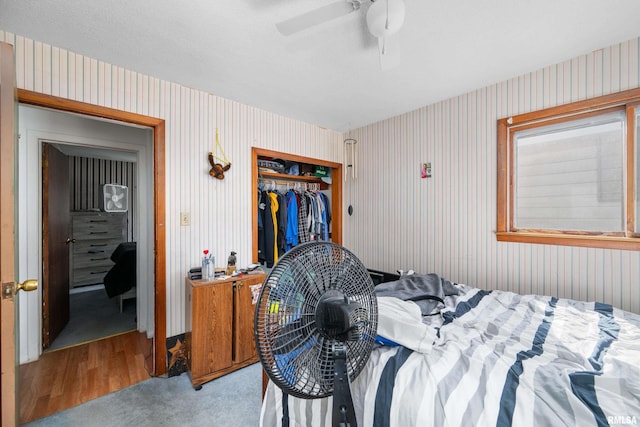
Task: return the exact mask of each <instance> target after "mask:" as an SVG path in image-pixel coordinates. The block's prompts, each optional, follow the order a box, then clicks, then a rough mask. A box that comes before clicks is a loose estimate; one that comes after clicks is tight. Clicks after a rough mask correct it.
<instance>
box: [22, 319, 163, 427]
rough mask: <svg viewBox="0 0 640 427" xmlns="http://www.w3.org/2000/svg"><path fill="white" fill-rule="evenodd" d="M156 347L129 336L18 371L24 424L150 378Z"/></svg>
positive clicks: (50, 356)
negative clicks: (147, 364)
mask: <svg viewBox="0 0 640 427" xmlns="http://www.w3.org/2000/svg"><path fill="white" fill-rule="evenodd" d="M151 347H152V343H151V340H147V339H146V336H145V335H144V334H141V333H139V332H136V331H134V332H127V333H125V334H121V335H116V336H113V337H109V338H105V339H101V340H97V341H93V342H90V343H87V344H81V345H77V346H74V347H67V348H63V349H60V350H55V351H51V352H47V353H44V354H43V355H42V356H41V357H40V359H39V360H38V361H36V362H32V363H28V364H24V365H21V366H20V373H19V393H20V394H19V396H20V397H19V399H20V403H19V405H20V422H21V423H26V422H29V421H33V420H35V419H38V418H42V417H45V416H47V415H51V414H53V413H56V412H59V411H62V410H64V409H67V408H71V407H73V406H76V405H79V404H81V403H84V402H87V401H89V400H92V399H95V398H97V397H100V396H103V395H105V394H108V393H111V392H113V391H116V390H120V389H123V388H125V387H128V386H130V385H133V384H136V383H139V382H141V381H144V380H146V379H148V378H150V376H149V374H148V372H147V371H146V370H145V358H148V357H150V351H151Z"/></svg>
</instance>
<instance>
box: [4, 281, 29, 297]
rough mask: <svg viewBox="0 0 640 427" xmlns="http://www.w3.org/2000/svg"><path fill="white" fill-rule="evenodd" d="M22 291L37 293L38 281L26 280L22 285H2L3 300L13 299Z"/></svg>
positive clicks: (10, 283) (9, 283)
mask: <svg viewBox="0 0 640 427" xmlns="http://www.w3.org/2000/svg"><path fill="white" fill-rule="evenodd" d="M20 289H22V290H23V291H26V292H29V291H35V290H36V289H38V281H37V280H35V279H29V280H25V281H24V282H22V283H15V284H14V283H13V282H8V283H3V284H2V299H13V296H14V295H15V294H16V293H18V291H19V290H20Z"/></svg>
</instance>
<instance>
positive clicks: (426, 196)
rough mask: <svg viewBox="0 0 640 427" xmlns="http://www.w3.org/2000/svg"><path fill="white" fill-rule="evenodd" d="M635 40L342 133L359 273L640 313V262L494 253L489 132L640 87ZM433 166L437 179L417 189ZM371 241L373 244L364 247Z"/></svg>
mask: <svg viewBox="0 0 640 427" xmlns="http://www.w3.org/2000/svg"><path fill="white" fill-rule="evenodd" d="M639 41H640V39H634V40H630V41H627V42H624V43H620V44H618V45H614V46H611V47H608V48H606V49H601V50H598V51H595V52H592V53H590V54H587V55H583V56H580V57H578V58H574V59H571V60H568V61H566V62H563V63H560V64H555V65H551V66H548V67H546V68H543V69H540V70H537V71H534V72H531V73H529V74H526V75H522V76H519V77H516V78H513V79H511V80H508V81H504V82H501V83H498V84H495V85H492V86H489V87H485V88H482V89H478V90H476V91H473V92H470V93H467V94H464V95H461V96H458V97H455V98H451V99H448V100H444V101H442V102H439V103H436V104H433V105H429V106H425V107H423V108H421V109H418V110H416V111H412V112H410V113H407V114H403V115H400V116H397V117H393V118H389V119H388V120H384V121H381V122H379V123H375V124H372V125H370V126H366V127H363V128H360V129H356V130H353V131H351V132H348V133H347V136H348V137H351V138H355V139H356V140H357V141H358V144H357V145H358V150H359V153H358V156H359V157H358V161H359V164H358V178H357V180H355V181H352V180H351V179H349V182H347V184H346V186H345V188H344V194H345V196H344V197H345V200H344V204H345V206H347V207H348V206H349V205H350V204H351V205H353V207H354V215H353V216H351V217H349V216H345V222H344V230H345V239H344V242H345V245H347V246H348V247H349V248H350V249H352V250H353V251H354V253H355V254H356V255H357V256H359V257H360V258H361V259H362V260H363V262H365V264H366V265H368V266H371V267H373V268H376V269H380V270H385V271H394V270H396V269H404V270H407V269H414V270H415V271H417V272H425V273H426V272H435V273H438V274H440V275H441V276H443V277H445V278H448V279H450V280H453V281H456V282H460V283H466V284H470V285H475V286H478V287H481V288H484V289H502V290H508V291H514V292H519V293H537V294H545V295H554V296H559V297H568V298H574V299H579V300H588V301H591V300H598V301H602V302H605V303H610V304H613V305H614V306H616V307H621V308H623V309H625V310H630V311H633V312H635V313H640V252H633V251H622V250H605V249H588V248H577V247H559V246H547V245H531V244H518V243H506V242H497V241H496V238H495V235H494V231H495V229H496V151H497V148H496V120H497V119H499V118H503V117H507V116H510V115H515V114H521V113H525V112H529V111H533V110H537V109H541V108H546V107H551V106H555V105H559V104H564V103H568V102H573V101H578V100H582V99H585V98H589V97H594V96H599V95H604V94H608V93H611V92H617V91H621V90H625V89H631V88H635V87H638V86H639V85H640V43H639ZM424 162H431V166H432V176H433V177H432V178H428V179H421V178H420V165H421V164H422V163H424ZM372 236H374V237H375V238H373V239H372V238H371V237H372Z"/></svg>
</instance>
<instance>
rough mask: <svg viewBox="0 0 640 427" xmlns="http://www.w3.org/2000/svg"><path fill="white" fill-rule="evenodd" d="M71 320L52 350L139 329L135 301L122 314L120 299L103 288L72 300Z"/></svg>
mask: <svg viewBox="0 0 640 427" xmlns="http://www.w3.org/2000/svg"><path fill="white" fill-rule="evenodd" d="M69 298H70V301H69V306H70V311H71V315H70V319H69V323H67V325H66V326H65V327H64V329H63V330H62V332H61V333H60V335H58V337H57V338H56V339H55V340H53V342H52V343H51V346H50V347H49V350H56V349H59V348H62V347H67V346H70V345H75V344H80V343H84V342H89V341H93V340H96V339H100V338H104V337H108V336H111V335H115V334H119V333H122V332H127V331H131V330H134V329H136V327H137V325H136V320H135V319H136V300H135V299H129V300H125V301H124V304H123V310H122V313H120V306H119V304H118V299H117V297H114V298H109V297H108V296H107V292H106V291H105V290H104V287H102V286H100V288H99V289H95V290H90V291H87V292H80V293H73V294H71V295H70V296H69Z"/></svg>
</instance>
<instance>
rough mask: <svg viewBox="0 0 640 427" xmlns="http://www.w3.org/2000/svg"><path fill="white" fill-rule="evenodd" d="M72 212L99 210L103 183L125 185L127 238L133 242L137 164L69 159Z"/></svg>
mask: <svg viewBox="0 0 640 427" xmlns="http://www.w3.org/2000/svg"><path fill="white" fill-rule="evenodd" d="M69 170H70V177H71V179H70V184H71V188H70V191H71V210H72V211H85V210H97V209H100V194H101V193H100V187H101V186H102V185H103V184H118V185H125V186H127V189H128V193H129V194H128V196H129V197H128V198H127V199H128V210H127V236H128V240H130V241H131V240H133V238H134V232H133V224H134V221H133V213H134V212H135V208H136V207H135V202H136V187H137V185H136V164H135V163H133V162H124V161H120V160H106V159H96V158H89V157H78V156H69Z"/></svg>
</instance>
